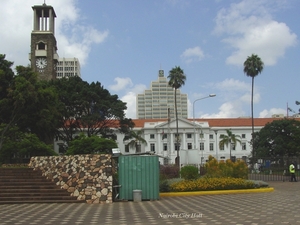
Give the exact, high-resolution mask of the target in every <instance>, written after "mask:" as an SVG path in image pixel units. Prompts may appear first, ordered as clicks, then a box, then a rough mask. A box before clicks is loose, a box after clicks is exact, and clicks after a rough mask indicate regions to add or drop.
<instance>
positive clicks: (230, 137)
mask: <svg viewBox="0 0 300 225" xmlns="http://www.w3.org/2000/svg"><path fill="white" fill-rule="evenodd" d="M226 133H227V135H222V136H221V140H220V142H219V147H220V148H221V147H222V146H224V145H226V147H228V144H230V160H231V145H236V144H237V142H239V143H241V136H240V135H235V134H233V133H232V131H231V130H228V129H227V130H226Z"/></svg>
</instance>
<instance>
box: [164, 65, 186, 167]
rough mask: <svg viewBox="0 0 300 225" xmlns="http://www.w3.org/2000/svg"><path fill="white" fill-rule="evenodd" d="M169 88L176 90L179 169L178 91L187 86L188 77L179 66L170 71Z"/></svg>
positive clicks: (177, 159)
mask: <svg viewBox="0 0 300 225" xmlns="http://www.w3.org/2000/svg"><path fill="white" fill-rule="evenodd" d="M168 78H169V86H171V87H172V88H174V98H175V117H176V146H177V158H176V165H177V166H178V167H179V135H178V113H177V97H176V96H177V89H179V88H181V87H182V86H183V85H184V84H185V80H186V76H185V74H184V72H183V70H182V69H181V68H180V67H179V66H175V67H174V68H172V69H171V70H170V71H169V76H168Z"/></svg>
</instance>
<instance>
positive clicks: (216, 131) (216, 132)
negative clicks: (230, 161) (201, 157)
mask: <svg viewBox="0 0 300 225" xmlns="http://www.w3.org/2000/svg"><path fill="white" fill-rule="evenodd" d="M215 134H216V158H217V161H219V159H218V130H215Z"/></svg>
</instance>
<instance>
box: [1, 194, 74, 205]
mask: <svg viewBox="0 0 300 225" xmlns="http://www.w3.org/2000/svg"><path fill="white" fill-rule="evenodd" d="M22 200H25V201H26V200H77V197H73V196H56V195H53V196H17V197H16V196H6V197H0V203H1V201H22Z"/></svg>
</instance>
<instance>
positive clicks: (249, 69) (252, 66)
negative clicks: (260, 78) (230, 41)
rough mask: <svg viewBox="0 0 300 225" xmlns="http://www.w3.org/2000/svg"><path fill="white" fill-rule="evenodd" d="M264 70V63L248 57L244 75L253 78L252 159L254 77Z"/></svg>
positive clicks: (255, 57)
mask: <svg viewBox="0 0 300 225" xmlns="http://www.w3.org/2000/svg"><path fill="white" fill-rule="evenodd" d="M263 69H264V63H263V61H262V60H261V59H260V58H259V57H258V56H257V55H254V54H252V55H251V56H248V58H247V60H246V61H245V62H244V73H245V74H246V76H248V77H251V78H252V91H251V118H252V157H254V145H253V140H254V135H255V134H254V117H253V87H254V77H256V76H257V75H258V74H259V73H261V72H262V71H263Z"/></svg>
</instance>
